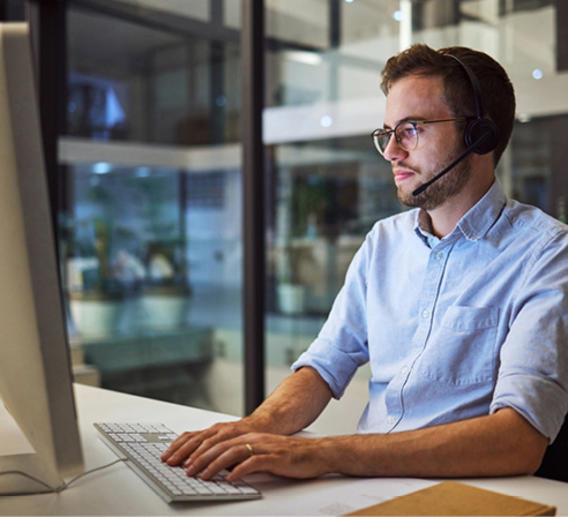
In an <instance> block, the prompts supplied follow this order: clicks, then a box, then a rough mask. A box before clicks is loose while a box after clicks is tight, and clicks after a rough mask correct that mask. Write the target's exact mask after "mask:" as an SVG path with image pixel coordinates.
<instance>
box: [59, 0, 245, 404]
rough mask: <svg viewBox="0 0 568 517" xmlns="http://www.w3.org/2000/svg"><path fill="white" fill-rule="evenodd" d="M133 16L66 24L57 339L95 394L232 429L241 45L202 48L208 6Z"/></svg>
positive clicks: (140, 10)
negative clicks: (216, 420) (193, 413)
mask: <svg viewBox="0 0 568 517" xmlns="http://www.w3.org/2000/svg"><path fill="white" fill-rule="evenodd" d="M132 3H133V2H130V1H126V0H123V1H121V2H119V4H122V5H118V4H117V5H116V6H115V7H114V9H116V13H114V11H112V9H110V10H108V9H107V10H105V12H104V13H103V12H97V11H95V10H91V9H86V8H84V7H80V6H77V7H75V6H74V5H73V2H70V7H69V9H68V36H69V40H68V42H69V43H68V63H69V71H68V72H69V73H68V102H67V107H68V111H67V114H68V116H67V134H66V135H65V136H62V137H61V139H60V159H61V162H62V165H63V171H64V173H65V176H66V181H65V185H66V201H67V205H68V210H67V213H66V214H63V215H64V217H62V221H63V222H62V225H63V232H62V233H63V241H64V242H63V243H62V249H63V253H64V256H65V267H64V268H63V270H64V282H65V287H66V293H67V301H68V304H69V326H70V329H71V332H72V336H73V340H74V342H75V344H76V345H79V346H80V347H81V349H82V352H83V356H84V360H85V362H86V363H87V365H88V366H90V367H91V368H94V369H95V370H96V371H97V372H98V374H99V376H100V382H101V384H102V386H104V387H107V388H110V389H117V390H121V391H126V392H130V393H136V394H141V395H145V396H150V397H156V398H160V399H165V400H170V401H175V402H180V403H187V404H191V405H195V406H200V407H205V408H210V409H215V410H219V411H224V412H229V413H237V414H238V413H240V412H242V409H243V393H242V392H243V388H242V328H241V319H242V318H241V294H242V277H241V270H242V229H241V197H242V192H241V190H242V185H241V183H242V175H241V165H240V145H239V138H240V136H239V129H238V123H239V110H240V92H239V87H238V86H237V87H235V85H234V84H233V83H234V81H233V79H232V78H233V75H234V71H235V70H236V69H238V68H239V46H238V33H236V35H235V37H233V36H229V39H225V40H221V39H215V38H214V35H210V36H208V35H206V34H208V32H207V31H208V30H209V29H210V28H211V27H213V26H214V25H215V24H217V25H220V24H221V23H222V20H221V19H219V20H217V19H212V20H210V19H209V7H208V3H207V2H198V3H192V6H191V9H189V6H188V5H187V4H188V2H168V3H164V2H159V1H150V0H146V1H145V2H143V3H140V5H137V6H134V7H132V6H131V4H132ZM142 4H143V5H142ZM197 4H199V5H197ZM113 13H114V14H113ZM221 14H222V13H221ZM183 20H185V21H186V25H184V24H183ZM170 22H171V27H168V23H170ZM228 85H231V87H230V88H229V87H228Z"/></svg>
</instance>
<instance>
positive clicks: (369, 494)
mask: <svg viewBox="0 0 568 517" xmlns="http://www.w3.org/2000/svg"><path fill="white" fill-rule="evenodd" d="M268 479H269V478H268ZM268 479H266V481H265V482H262V481H261V482H257V483H254V481H256V480H253V479H250V481H251V482H252V484H253V485H254V486H256V487H257V488H259V489H260V490H266V493H267V494H270V505H271V507H272V508H278V513H279V515H342V514H344V513H348V512H353V511H355V510H358V509H359V508H364V507H366V506H370V505H373V504H377V503H380V502H383V501H387V500H389V499H392V498H393V497H397V496H400V495H404V494H408V493H410V492H414V491H415V490H420V489H421V488H426V487H428V486H431V485H434V484H435V482H434V481H427V480H423V479H407V478H353V479H350V478H346V477H344V476H326V477H323V478H319V479H317V480H310V481H302V482H297V481H296V482H294V481H290V480H288V481H287V482H286V481H284V480H277V479H274V478H272V480H271V481H268ZM263 481H264V480H263ZM288 484H293V485H294V486H293V490H288V489H287V488H288V487H287V485H288Z"/></svg>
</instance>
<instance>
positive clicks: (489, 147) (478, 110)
mask: <svg viewBox="0 0 568 517" xmlns="http://www.w3.org/2000/svg"><path fill="white" fill-rule="evenodd" d="M445 55H446V56H448V57H451V58H452V59H455V60H456V61H457V62H458V63H459V64H460V66H461V67H462V68H463V70H464V71H465V73H466V74H467V76H468V78H469V82H470V84H471V88H472V90H473V99H474V101H475V115H476V116H475V118H474V119H471V120H469V121H468V122H467V125H466V127H465V130H464V135H463V138H464V142H465V145H466V147H468V148H469V147H470V146H473V147H472V149H471V151H472V152H474V153H476V154H487V153H490V152H491V151H493V149H495V148H496V147H497V144H498V143H499V129H498V128H497V125H496V124H495V122H493V121H492V120H490V119H488V118H485V117H484V109H483V103H482V101H481V87H480V86H479V81H478V79H477V76H476V75H475V74H474V73H473V71H472V70H471V68H469V66H467V65H466V64H465V63H464V62H463V61H462V60H461V59H459V58H457V57H456V56H454V55H453V54H445ZM476 142H477V143H476Z"/></svg>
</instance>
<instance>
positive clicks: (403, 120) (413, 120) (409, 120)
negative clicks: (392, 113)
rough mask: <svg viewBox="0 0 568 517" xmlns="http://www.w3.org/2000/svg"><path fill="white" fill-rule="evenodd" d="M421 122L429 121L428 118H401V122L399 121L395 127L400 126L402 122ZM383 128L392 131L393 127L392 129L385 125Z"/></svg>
mask: <svg viewBox="0 0 568 517" xmlns="http://www.w3.org/2000/svg"><path fill="white" fill-rule="evenodd" d="M421 120H427V119H426V117H404V118H401V119H400V120H399V121H397V123H396V124H395V127H396V126H398V125H399V124H400V123H401V122H420V121H421ZM383 128H384V129H389V130H390V129H392V127H390V126H389V125H388V124H383Z"/></svg>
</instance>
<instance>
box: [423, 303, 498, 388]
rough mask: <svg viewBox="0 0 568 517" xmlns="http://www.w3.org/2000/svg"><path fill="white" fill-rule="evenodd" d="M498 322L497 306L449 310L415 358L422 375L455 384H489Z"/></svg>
mask: <svg viewBox="0 0 568 517" xmlns="http://www.w3.org/2000/svg"><path fill="white" fill-rule="evenodd" d="M498 323H499V309H498V308H497V307H463V306H451V307H449V308H448V310H447V311H446V313H445V314H444V315H443V317H442V320H441V322H440V324H439V325H438V326H437V328H434V329H433V331H432V334H431V336H430V339H429V340H428V343H427V344H426V348H425V349H424V353H423V354H422V357H421V358H420V359H419V362H420V363H422V365H423V367H424V370H425V373H426V376H427V377H429V378H431V379H434V380H436V381H440V382H445V383H450V384H456V385H464V384H478V383H485V382H491V381H493V380H494V379H495V376H496V364H497V357H496V353H497V350H496V339H497V325H498Z"/></svg>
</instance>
